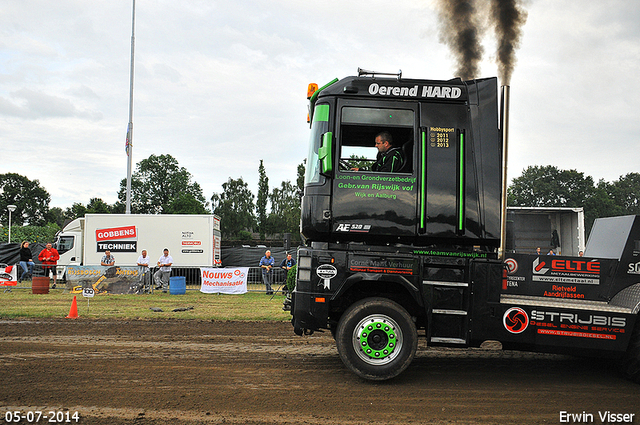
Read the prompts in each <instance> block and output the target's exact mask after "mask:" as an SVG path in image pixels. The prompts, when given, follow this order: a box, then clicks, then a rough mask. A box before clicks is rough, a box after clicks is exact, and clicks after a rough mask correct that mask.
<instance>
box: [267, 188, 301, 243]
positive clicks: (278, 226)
mask: <svg viewBox="0 0 640 425" xmlns="http://www.w3.org/2000/svg"><path fill="white" fill-rule="evenodd" d="M270 199H271V214H269V222H270V226H269V227H270V228H271V230H272V231H273V232H278V233H292V234H293V235H297V234H298V233H299V228H300V198H299V197H298V187H296V186H294V185H293V184H292V183H291V182H290V181H289V180H287V181H284V182H282V183H281V184H280V187H279V188H277V187H276V188H274V189H273V191H272V192H271V195H270Z"/></svg>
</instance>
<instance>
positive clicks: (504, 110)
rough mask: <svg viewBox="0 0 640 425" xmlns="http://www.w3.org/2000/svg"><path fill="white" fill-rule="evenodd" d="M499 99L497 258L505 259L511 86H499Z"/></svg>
mask: <svg viewBox="0 0 640 425" xmlns="http://www.w3.org/2000/svg"><path fill="white" fill-rule="evenodd" d="M501 90H502V93H501V100H500V131H501V132H502V200H501V209H502V211H501V214H500V248H499V249H498V258H499V259H501V260H503V261H504V259H505V250H506V248H507V247H506V243H507V157H508V147H509V97H510V91H511V87H510V86H507V85H504V86H502V87H501Z"/></svg>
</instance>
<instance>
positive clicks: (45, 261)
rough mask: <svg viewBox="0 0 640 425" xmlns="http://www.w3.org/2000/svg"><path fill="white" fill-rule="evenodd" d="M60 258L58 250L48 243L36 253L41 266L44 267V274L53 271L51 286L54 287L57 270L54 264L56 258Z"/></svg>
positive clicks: (56, 260)
mask: <svg viewBox="0 0 640 425" xmlns="http://www.w3.org/2000/svg"><path fill="white" fill-rule="evenodd" d="M59 259H60V254H58V250H57V249H55V248H54V247H53V245H51V244H50V243H48V244H47V246H46V248H45V249H43V250H42V251H40V254H39V255H38V260H40V262H41V263H42V268H43V269H44V274H45V276H49V272H50V271H52V272H53V286H52V288H54V289H55V287H56V277H57V274H58V273H57V270H56V264H58V260H59Z"/></svg>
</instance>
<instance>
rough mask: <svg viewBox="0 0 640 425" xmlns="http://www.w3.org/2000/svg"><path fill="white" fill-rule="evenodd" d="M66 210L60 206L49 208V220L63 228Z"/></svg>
mask: <svg viewBox="0 0 640 425" xmlns="http://www.w3.org/2000/svg"><path fill="white" fill-rule="evenodd" d="M64 221H65V217H64V210H63V209H62V208H60V207H53V208H50V209H49V215H48V216H47V222H49V223H51V224H54V223H55V224H56V225H57V226H58V227H59V228H62V225H63V224H64ZM30 242H31V241H30Z"/></svg>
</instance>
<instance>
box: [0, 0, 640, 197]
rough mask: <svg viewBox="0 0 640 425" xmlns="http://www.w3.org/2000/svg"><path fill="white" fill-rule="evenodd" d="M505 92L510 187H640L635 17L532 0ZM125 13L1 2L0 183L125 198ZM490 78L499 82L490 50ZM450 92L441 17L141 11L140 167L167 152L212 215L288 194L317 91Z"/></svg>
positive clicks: (366, 7) (202, 2) (377, 2)
mask: <svg viewBox="0 0 640 425" xmlns="http://www.w3.org/2000/svg"><path fill="white" fill-rule="evenodd" d="M525 7H526V10H527V12H528V18H527V22H526V24H525V26H524V27H523V37H522V43H521V46H520V49H519V50H518V52H517V60H518V62H517V64H516V68H515V71H514V73H513V77H512V80H511V96H512V97H511V127H510V137H511V139H510V147H509V160H510V162H509V181H511V180H512V179H513V178H515V177H518V176H519V175H520V174H521V173H522V170H523V169H525V168H526V167H527V166H529V165H555V166H557V167H559V168H561V169H576V170H578V171H580V172H584V173H585V174H586V175H589V176H592V177H593V178H594V179H595V180H596V181H598V180H599V179H604V180H606V181H613V180H617V179H618V178H619V177H620V176H622V175H625V174H627V173H630V172H640V154H639V152H640V149H639V148H640V146H639V145H640V143H639V142H640V95H639V93H640V78H638V76H637V72H638V70H640V3H639V2H638V1H629V0H609V1H607V2H591V1H589V2H587V1H562V2H560V1H557V0H556V1H553V0H530V1H527V2H526V3H525ZM131 12H132V2H131V0H109V1H106V0H95V1H91V2H89V1H86V0H58V1H55V2H52V1H49V0H24V1H9V0H4V1H2V2H0V143H1V146H2V151H1V152H0V155H1V161H0V173H7V172H13V173H18V174H21V175H24V176H26V177H28V178H29V179H32V180H34V179H38V180H39V181H40V184H41V185H42V186H43V187H44V188H45V189H46V190H47V191H48V192H49V193H50V194H51V198H52V199H51V205H50V206H51V207H61V208H63V209H64V208H66V207H69V206H71V205H72V203H74V202H80V203H83V204H85V205H86V204H87V203H88V202H89V199H90V198H93V197H99V198H102V199H103V200H105V201H106V202H108V203H114V202H115V201H116V200H117V192H118V190H119V183H120V181H121V179H123V178H126V175H127V157H126V154H125V151H124V142H125V134H126V128H127V122H128V117H129V70H130V54H131V51H130V46H131ZM484 48H485V59H484V61H483V63H482V70H481V75H480V76H481V77H490V76H496V75H497V67H496V65H495V64H494V62H493V56H494V53H493V52H494V50H495V42H494V41H493V39H492V37H491V35H490V34H487V36H486V38H485V40H484ZM358 67H361V68H365V69H370V70H376V71H386V72H396V71H397V70H398V69H402V72H403V76H404V77H407V78H426V79H449V78H453V77H455V75H454V73H455V63H454V61H453V59H452V55H451V54H450V52H449V50H448V47H447V46H445V45H443V44H442V43H441V42H440V41H439V31H438V15H437V11H436V9H435V6H434V4H433V3H432V2H430V1H429V0H425V1H405V0H396V1H381V0H368V1H362V0H347V1H344V0H341V1H334V0H324V1H321V2H320V1H304V2H303V1H299V0H271V1H268V2H267V1H255V0H254V1H245V0H234V1H218V0H193V1H175V0H172V1H169V0H137V2H136V28H135V77H134V117H133V122H134V149H133V162H134V167H135V164H136V163H138V162H139V161H141V160H143V159H145V158H148V157H149V155H151V154H156V155H160V154H170V155H172V156H173V157H175V158H176V159H177V160H178V162H179V164H180V166H183V167H185V168H186V169H187V170H188V171H189V172H190V173H191V174H192V176H193V178H194V180H195V181H196V182H198V183H199V184H200V185H201V187H202V189H203V192H204V195H205V197H206V198H207V199H209V198H210V197H211V195H212V194H213V193H214V192H221V191H222V186H221V185H222V183H224V182H226V181H227V180H228V178H229V177H232V178H234V179H235V178H239V177H241V176H242V177H243V178H244V180H245V181H246V182H248V184H249V186H250V188H251V190H252V191H253V192H254V193H255V192H256V191H257V185H258V171H257V170H258V166H259V162H260V159H263V160H264V164H265V168H266V172H267V176H268V177H269V185H270V187H271V188H273V187H275V186H279V185H280V182H282V181H283V180H291V181H295V179H296V168H297V165H298V164H300V163H301V162H302V160H303V159H304V157H305V156H306V152H307V140H308V131H309V129H308V124H307V123H306V115H307V99H306V89H307V84H308V83H310V82H316V83H318V84H320V85H323V84H325V83H327V82H328V81H330V80H332V79H333V78H335V77H337V78H343V77H346V76H349V75H355V74H356V71H357V68H358Z"/></svg>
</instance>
